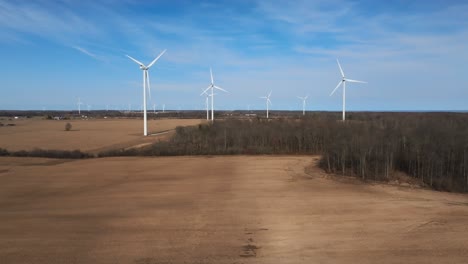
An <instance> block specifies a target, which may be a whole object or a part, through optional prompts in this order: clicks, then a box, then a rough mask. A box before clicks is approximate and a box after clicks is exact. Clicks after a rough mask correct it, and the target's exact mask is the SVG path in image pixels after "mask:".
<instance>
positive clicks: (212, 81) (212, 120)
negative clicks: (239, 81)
mask: <svg viewBox="0 0 468 264" xmlns="http://www.w3.org/2000/svg"><path fill="white" fill-rule="evenodd" d="M210 76H211V84H210V86H208V88H206V89H205V90H204V91H203V92H202V93H201V94H200V95H203V94H204V93H205V94H207V92H208V90H210V89H211V94H209V96H211V122H214V89H218V90H220V91H223V92H226V93H228V91H226V90H224V89H223V88H221V87H219V86H216V85H214V79H213V71H212V70H211V67H210Z"/></svg>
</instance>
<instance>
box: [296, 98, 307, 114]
mask: <svg viewBox="0 0 468 264" xmlns="http://www.w3.org/2000/svg"><path fill="white" fill-rule="evenodd" d="M307 97H309V96H308V95H307V96H305V97H300V96H298V97H297V98H299V99H300V100H302V115H305V107H306V100H307Z"/></svg>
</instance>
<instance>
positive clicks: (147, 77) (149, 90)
mask: <svg viewBox="0 0 468 264" xmlns="http://www.w3.org/2000/svg"><path fill="white" fill-rule="evenodd" d="M145 72H146V82H147V84H148V95H149V99H150V100H151V87H150V80H149V72H148V70H146V71H145Z"/></svg>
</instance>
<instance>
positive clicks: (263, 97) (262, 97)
mask: <svg viewBox="0 0 468 264" xmlns="http://www.w3.org/2000/svg"><path fill="white" fill-rule="evenodd" d="M259 98H261V99H268V98H267V97H266V96H260V97H259Z"/></svg>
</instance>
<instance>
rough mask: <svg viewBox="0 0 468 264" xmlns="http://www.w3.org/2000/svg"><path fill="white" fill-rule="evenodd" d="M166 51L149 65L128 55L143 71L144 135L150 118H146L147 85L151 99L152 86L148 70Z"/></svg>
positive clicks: (146, 133)
mask: <svg viewBox="0 0 468 264" xmlns="http://www.w3.org/2000/svg"><path fill="white" fill-rule="evenodd" d="M165 52H166V50H163V52H161V54H159V56H158V57H156V59H154V60H153V61H152V62H151V63H150V64H148V66H145V65H144V64H143V63H141V62H139V61H137V60H135V59H134V58H132V57H130V56H128V55H127V57H128V58H129V59H131V60H132V61H134V62H135V63H136V64H138V65H139V66H140V69H141V70H142V71H143V135H144V136H147V135H148V120H147V118H146V85H148V94H149V97H150V99H151V88H150V81H149V73H148V70H149V68H151V66H153V64H155V63H156V61H158V60H159V58H161V56H162V55H163V54H164V53H165Z"/></svg>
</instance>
